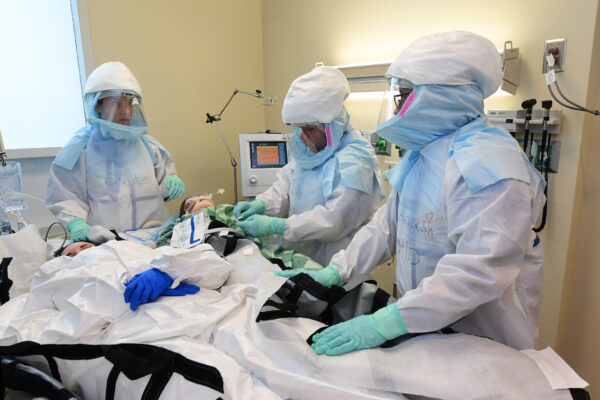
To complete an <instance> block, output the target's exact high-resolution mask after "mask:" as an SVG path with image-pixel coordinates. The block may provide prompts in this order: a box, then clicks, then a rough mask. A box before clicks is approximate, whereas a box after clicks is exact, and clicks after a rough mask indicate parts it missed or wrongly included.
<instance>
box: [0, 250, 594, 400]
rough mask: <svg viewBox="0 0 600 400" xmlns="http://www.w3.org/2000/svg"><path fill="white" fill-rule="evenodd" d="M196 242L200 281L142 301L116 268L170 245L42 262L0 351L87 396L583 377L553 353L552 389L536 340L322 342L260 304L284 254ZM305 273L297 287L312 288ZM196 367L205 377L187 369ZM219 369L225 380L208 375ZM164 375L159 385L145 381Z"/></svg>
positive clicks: (528, 387)
mask: <svg viewBox="0 0 600 400" xmlns="http://www.w3.org/2000/svg"><path fill="white" fill-rule="evenodd" d="M198 251H203V252H205V253H206V256H205V257H200V260H201V262H202V263H204V264H203V266H205V267H206V276H204V277H202V279H205V280H204V282H207V280H208V281H210V283H208V284H206V283H205V284H204V285H202V284H201V286H203V288H202V289H201V290H200V292H199V293H197V294H196V295H191V296H185V297H161V298H159V299H158V300H157V301H156V302H155V303H150V304H145V305H143V306H141V307H140V308H139V309H138V310H137V311H131V310H129V308H128V305H127V304H125V303H123V300H122V292H123V286H122V283H123V279H127V276H130V275H132V274H134V273H135V272H136V271H139V270H140V269H141V268H142V267H144V266H147V265H148V263H149V262H151V260H152V259H153V258H155V257H156V253H161V252H168V250H160V249H157V250H153V249H149V248H147V247H144V246H142V245H139V244H137V243H133V242H116V241H112V242H108V243H106V244H104V245H102V246H98V247H96V248H94V249H89V250H86V251H85V252H83V253H81V254H79V255H78V256H76V257H74V258H72V259H68V258H66V257H60V258H57V259H54V260H51V261H48V262H45V263H42V264H40V265H38V266H37V268H38V270H37V271H36V272H35V275H34V276H33V277H32V278H31V280H30V282H31V283H30V290H28V291H26V292H24V293H21V294H18V295H15V296H14V297H13V296H11V300H10V301H8V302H7V303H6V304H3V305H2V306H1V307H0V354H2V355H3V356H4V357H6V356H7V355H10V356H11V357H17V359H18V360H20V361H23V362H25V363H27V364H28V365H31V366H32V367H34V368H36V369H38V370H40V371H42V372H43V373H45V374H47V375H49V376H54V377H55V378H56V377H58V378H60V380H61V381H62V383H63V384H64V386H65V387H66V388H67V389H68V390H70V391H71V392H72V393H74V394H75V395H77V396H79V397H81V398H86V399H87V398H112V397H111V396H114V398H183V397H184V396H186V397H187V396H191V397H193V398H214V399H216V398H223V399H257V398H260V399H287V398H294V399H296V398H298V399H316V398H327V399H406V398H409V399H413V398H414V399H417V398H418V399H427V398H448V399H467V398H494V399H500V398H519V399H536V398H544V399H569V398H573V396H572V394H571V391H570V390H569V389H568V388H569V387H570V386H569V385H570V383H571V382H574V381H576V380H577V377H576V376H574V375H572V374H573V372H572V370H570V369H569V368H568V367H565V365H566V364H565V365H562V367H563V369H561V368H560V367H561V365H560V362H558V361H556V360H555V361H556V362H557V365H555V366H554V368H555V370H554V373H557V374H558V375H559V376H560V377H561V378H562V379H563V381H564V382H562V385H563V387H564V388H562V389H553V388H552V384H554V385H557V383H556V382H552V380H549V379H548V378H547V377H546V374H545V371H544V370H542V369H541V368H540V367H539V366H538V363H537V362H536V360H535V358H536V356H540V354H538V353H539V352H533V353H531V352H530V354H527V353H526V352H520V351H517V350H514V349H511V348H508V347H506V346H504V345H502V344H499V343H496V342H493V341H491V340H488V339H485V338H478V337H474V336H469V335H464V334H448V335H442V334H440V333H430V334H427V335H421V336H418V337H414V338H410V339H409V340H406V341H404V342H402V343H398V344H396V345H395V346H392V347H389V348H376V349H369V350H364V351H359V352H353V353H349V354H346V355H343V356H337V357H327V356H317V355H316V354H315V353H314V352H313V351H312V350H311V349H310V348H309V346H308V344H307V339H309V337H310V336H311V334H312V333H314V332H315V331H317V330H318V329H320V328H322V327H324V326H326V325H325V323H324V322H323V321H322V320H319V319H318V318H316V319H315V318H314V316H311V315H306V314H305V315H306V316H304V317H303V316H298V313H296V314H295V315H288V316H287V318H269V319H265V318H260V317H259V316H260V315H261V313H262V315H264V312H265V310H267V311H268V305H269V304H273V301H274V299H275V300H276V301H275V302H277V301H281V300H282V298H281V293H282V292H281V291H282V288H285V287H286V285H289V284H290V282H289V281H287V280H286V279H284V278H280V277H277V276H275V275H273V274H271V273H267V272H269V271H272V270H277V269H279V268H278V267H277V266H276V265H275V264H272V263H271V262H270V261H268V260H266V259H265V258H264V257H263V256H261V255H260V252H259V251H258V248H257V246H256V245H255V244H254V243H252V242H251V241H248V240H245V239H241V240H239V241H238V244H237V247H236V249H235V250H234V251H233V252H232V253H230V254H229V255H228V256H226V260H227V261H220V260H217V258H215V257H214V254H213V253H214V252H213V251H212V250H211V249H210V248H209V247H204V248H201V249H198ZM161 254H163V255H164V253H161ZM161 254H159V255H161ZM9 268H10V266H9ZM305 277H306V276H305ZM17 280H18V279H17ZM304 280H310V279H309V278H308V277H306V278H304ZM17 283H18V284H19V285H21V286H22V283H19V282H17ZM221 284H222V286H221ZM313 287H315V284H314V282H313V283H309V284H308V286H307V287H306V288H304V289H303V290H304V291H305V292H306V293H307V296H308V297H310V296H312V295H313V294H311V293H312V292H310V288H313ZM347 289H348V288H347ZM346 291H347V292H349V290H346ZM338 293H340V292H339V291H338ZM342 295H343V293H342ZM313 297H315V296H313ZM342 297H343V296H342ZM317 300H318V299H317ZM310 307H312V306H310V305H309V308H310ZM296 311H298V309H296ZM308 314H310V313H308ZM317 314H318V313H317ZM257 319H258V321H257ZM19 346H20V347H19ZM24 349H25V350H24ZM84 349H85V351H83V350H84ZM152 354H156V356H155V357H151V356H149V355H152ZM75 355H78V356H81V355H85V357H79V358H84V359H77V357H75ZM92 356H95V357H92ZM136 357H138V358H136ZM123 360H125V361H123ZM156 360H159V361H160V362H159V361H156ZM136 365H139V367H138V368H136ZM149 365H150V366H149ZM181 365H184V366H189V368H188V370H189V371H187V372H186V370H185V368H183V367H181ZM190 371H192V372H190ZM194 371H195V372H194ZM197 371H205V372H206V374H207V375H206V376H210V377H212V378H211V379H208V378H206V377H204V375H202V377H203V378H202V379H199V378H198V379H194V378H193V377H192V378H190V376H186V373H188V375H189V374H191V376H196V377H197V376H199V375H201V374H200V372H197ZM194 374H196V375H194ZM167 376H168V377H169V379H168V380H165V377H167ZM219 377H220V379H221V382H222V385H219V384H216V385H215V384H214V383H212V384H206V382H215V381H216V382H217V383H218V382H219ZM161 379H162V380H161ZM158 381H160V382H162V384H161V385H162V390H160V391H157V390H154V389H148V388H156V387H157V386H161V385H159V384H158V383H156V382H158ZM165 382H166V383H165ZM565 382H566V383H565ZM565 385H567V386H565ZM557 387H561V386H560V384H559V385H558V386H557ZM582 393H583V394H582ZM579 394H582V395H585V392H579ZM153 396H154V397H153ZM582 398H585V397H582Z"/></svg>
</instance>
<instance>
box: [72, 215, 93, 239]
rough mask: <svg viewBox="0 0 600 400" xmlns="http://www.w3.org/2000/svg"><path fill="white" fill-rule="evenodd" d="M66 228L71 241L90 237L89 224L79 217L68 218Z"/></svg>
mask: <svg viewBox="0 0 600 400" xmlns="http://www.w3.org/2000/svg"><path fill="white" fill-rule="evenodd" d="M67 230H68V231H69V232H71V243H75V242H79V241H81V240H89V239H90V226H89V225H88V224H86V222H85V221H84V220H83V219H81V218H75V219H72V220H70V221H69V223H68V224H67Z"/></svg>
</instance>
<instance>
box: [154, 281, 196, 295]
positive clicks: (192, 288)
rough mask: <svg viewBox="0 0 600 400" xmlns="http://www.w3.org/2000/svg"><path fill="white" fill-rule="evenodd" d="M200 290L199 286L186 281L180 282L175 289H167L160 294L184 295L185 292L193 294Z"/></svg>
mask: <svg viewBox="0 0 600 400" xmlns="http://www.w3.org/2000/svg"><path fill="white" fill-rule="evenodd" d="M199 291H200V287H199V286H196V285H190V284H188V283H180V284H179V286H177V287H176V288H175V289H167V290H165V291H164V292H162V293H161V294H160V295H161V296H185V295H186V294H195V293H198V292H199Z"/></svg>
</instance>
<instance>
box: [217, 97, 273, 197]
mask: <svg viewBox="0 0 600 400" xmlns="http://www.w3.org/2000/svg"><path fill="white" fill-rule="evenodd" d="M238 93H242V94H247V95H248V96H253V97H256V98H258V99H263V100H264V103H263V104H264V105H265V106H271V105H273V102H274V101H275V98H272V97H265V96H263V95H262V91H260V90H258V89H256V90H255V92H254V93H252V92H245V91H243V90H238V89H234V90H233V94H232V95H231V97H229V100H227V103H225V105H224V106H223V108H222V109H221V111H220V112H219V113H218V114H214V115H210V114H209V113H206V123H207V124H212V123H213V122H216V123H217V128H219V133H220V134H221V139H223V144H225V148H226V149H227V153H228V154H229V160H230V161H231V166H232V167H233V193H234V196H235V203H236V204H237V202H238V193H237V161H236V160H235V158H234V157H233V154H231V149H230V148H229V144H228V143H227V140H225V135H223V130H222V129H221V124H220V121H221V115H222V114H223V111H225V109H226V108H227V106H228V105H229V103H231V100H232V99H233V97H234V96H235V95H236V94H238Z"/></svg>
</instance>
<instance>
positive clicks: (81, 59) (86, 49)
mask: <svg viewBox="0 0 600 400" xmlns="http://www.w3.org/2000/svg"><path fill="white" fill-rule="evenodd" d="M62 1H69V2H70V5H71V16H72V20H73V29H74V33H75V35H74V36H75V45H76V47H77V50H76V51H77V62H78V67H79V80H80V83H81V92H82V93H83V91H84V88H85V83H86V77H87V71H91V70H92V69H93V65H94V60H93V55H92V44H91V35H90V26H89V19H88V12H87V0H62ZM81 101H82V103H83V98H82V99H81ZM73 133H74V132H73ZM5 143H6V141H5ZM61 149H62V147H40V148H20V149H7V150H6V155H7V157H8V158H9V159H23V158H36V157H54V156H56V155H57V154H58V152H59V151H60V150H61Z"/></svg>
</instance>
